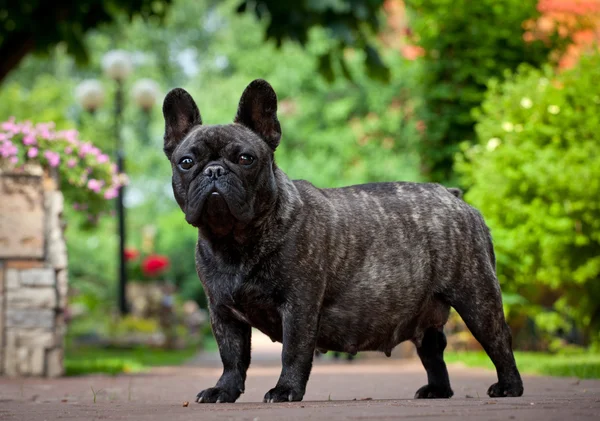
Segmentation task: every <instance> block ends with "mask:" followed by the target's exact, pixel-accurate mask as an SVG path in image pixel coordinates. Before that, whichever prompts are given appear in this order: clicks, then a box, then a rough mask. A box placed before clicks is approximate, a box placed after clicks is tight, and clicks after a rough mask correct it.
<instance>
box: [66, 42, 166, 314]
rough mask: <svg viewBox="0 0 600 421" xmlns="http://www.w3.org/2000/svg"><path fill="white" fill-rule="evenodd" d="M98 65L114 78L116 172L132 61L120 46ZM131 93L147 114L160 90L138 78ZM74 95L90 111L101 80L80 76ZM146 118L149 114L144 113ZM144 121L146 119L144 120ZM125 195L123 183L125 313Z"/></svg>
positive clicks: (121, 290) (100, 94)
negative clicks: (125, 88)
mask: <svg viewBox="0 0 600 421" xmlns="http://www.w3.org/2000/svg"><path fill="white" fill-rule="evenodd" d="M102 68H103V70H104V74H105V75H106V76H107V77H108V78H110V79H112V80H113V81H115V82H116V87H117V89H116V91H115V102H114V104H115V105H114V107H115V108H114V118H115V120H114V135H115V140H116V160H117V168H118V170H119V172H120V173H122V172H125V152H124V150H123V139H122V137H121V125H122V117H123V105H124V98H123V83H124V81H125V79H126V78H127V77H128V76H129V75H130V74H131V73H132V71H133V64H132V62H131V57H130V54H129V53H127V52H126V51H123V50H112V51H109V52H108V53H106V54H105V55H104V57H103V58H102ZM132 93H133V97H134V100H135V102H136V104H137V105H138V106H139V107H140V108H141V109H142V110H143V111H144V114H145V115H146V116H149V111H150V109H151V108H152V107H153V106H154V104H155V102H156V100H157V98H158V96H159V94H160V91H159V88H158V85H157V84H156V83H155V82H154V81H152V80H150V79H141V80H140V81H138V82H137V83H136V84H135V85H134V88H133V92H132ZM75 95H76V97H77V100H78V102H79V103H80V104H81V106H82V107H83V108H84V109H85V110H86V111H88V112H91V113H93V112H94V111H96V110H97V109H98V108H99V107H100V106H102V103H103V102H104V90H103V89H102V84H101V83H100V82H99V81H97V80H93V79H92V80H90V79H88V80H84V81H83V82H81V83H80V84H79V86H77V88H76V90H75ZM148 118H149V117H148ZM146 123H148V119H147V120H146ZM124 197H125V187H124V186H122V187H121V188H120V189H119V195H118V197H117V215H118V220H119V223H118V235H119V286H118V299H119V311H120V313H121V314H122V315H123V314H127V313H128V310H129V309H128V307H127V299H126V287H127V267H126V262H125V244H126V229H125V206H124V205H123V201H124Z"/></svg>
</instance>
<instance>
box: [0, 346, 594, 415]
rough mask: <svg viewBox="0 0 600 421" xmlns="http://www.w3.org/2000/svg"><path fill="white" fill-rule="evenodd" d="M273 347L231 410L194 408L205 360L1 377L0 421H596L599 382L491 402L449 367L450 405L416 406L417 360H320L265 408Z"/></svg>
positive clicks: (475, 381)
mask: <svg viewBox="0 0 600 421" xmlns="http://www.w3.org/2000/svg"><path fill="white" fill-rule="evenodd" d="M261 341H262V342H261ZM279 347H280V345H270V343H267V342H266V341H263V339H259V338H256V340H255V341H254V353H255V354H256V355H255V358H254V362H253V364H252V366H251V368H250V370H249V372H248V380H247V384H246V393H245V394H243V395H242V397H241V398H240V400H239V401H238V402H237V403H235V404H213V405H206V404H205V405H202V404H196V403H194V402H193V401H194V397H195V395H196V393H197V392H198V391H200V390H201V389H204V388H206V387H210V386H212V385H214V383H215V381H216V380H217V379H218V377H219V375H220V372H221V369H220V364H219V361H218V358H216V356H214V355H212V356H211V355H204V356H202V357H200V358H198V359H197V360H195V361H193V363H192V364H190V365H187V366H181V367H163V368H156V369H154V370H152V371H151V372H149V373H145V374H138V375H121V376H116V377H110V376H85V377H72V378H64V379H56V380H41V379H6V378H0V420H24V421H25V420H36V421H37V420H58V419H60V420H107V419H109V420H168V421H177V420H194V421H197V420H250V421H252V420H281V419H291V420H305V419H314V420H327V421H334V420H369V419H374V420H392V419H399V420H407V419H419V420H433V419H435V420H479V419H486V420H544V421H550V420H560V421H563V420H569V421H572V420H580V419H581V420H588V419H589V420H592V419H593V420H598V419H600V381H591V380H581V381H579V380H577V379H572V378H550V377H537V376H525V377H524V382H525V395H524V396H523V397H521V398H506V399H490V398H488V397H487V396H486V394H485V393H486V390H487V388H488V386H489V385H490V384H492V383H493V382H494V381H495V373H494V372H491V371H488V370H483V369H472V368H465V367H463V366H461V365H451V366H450V367H449V371H450V379H451V382H452V387H453V389H454V392H455V396H454V397H453V398H452V399H449V400H414V399H412V397H413V395H414V392H415V391H416V390H417V389H418V388H419V387H420V386H422V385H423V384H425V382H426V376H425V371H424V370H423V368H422V367H421V365H420V363H419V362H418V361H416V360H414V359H409V360H398V359H393V358H392V359H386V358H381V359H375V358H367V359H360V360H358V361H354V362H352V363H347V362H345V361H344V362H331V361H330V360H320V361H317V362H316V363H315V367H314V369H313V372H312V375H311V379H310V381H309V384H308V389H307V393H306V395H305V398H304V401H303V402H297V403H283V404H263V403H261V401H262V398H263V395H264V394H265V392H266V391H267V390H269V389H270V388H271V387H273V386H274V385H275V383H276V381H277V378H278V376H279V371H280V366H279V363H278V359H279V356H278V352H279ZM92 389H93V390H94V391H93V392H92ZM94 394H95V395H96V398H95V399H96V402H95V403H94ZM184 401H188V402H189V406H187V407H184V406H183V402H184Z"/></svg>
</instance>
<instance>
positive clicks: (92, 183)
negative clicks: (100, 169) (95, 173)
mask: <svg viewBox="0 0 600 421" xmlns="http://www.w3.org/2000/svg"><path fill="white" fill-rule="evenodd" d="M103 185H104V181H100V180H96V179H95V178H91V179H89V180H88V183H87V186H88V189H90V190H91V191H93V192H94V193H99V192H100V189H101V188H102V186H103Z"/></svg>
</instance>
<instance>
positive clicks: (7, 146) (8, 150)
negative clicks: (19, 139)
mask: <svg viewBox="0 0 600 421" xmlns="http://www.w3.org/2000/svg"><path fill="white" fill-rule="evenodd" d="M18 151H19V150H18V149H17V147H16V146H15V145H13V143H12V142H11V141H10V140H7V141H5V142H4V143H3V144H2V146H0V156H2V157H4V158H8V157H9V156H13V155H16V154H17V152H18Z"/></svg>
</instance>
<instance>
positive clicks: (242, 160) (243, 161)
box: [238, 153, 254, 165]
mask: <svg viewBox="0 0 600 421" xmlns="http://www.w3.org/2000/svg"><path fill="white" fill-rule="evenodd" d="M253 162H254V157H253V156H252V155H248V154H247V153H243V154H241V155H240V157H239V158H238V164H240V165H250V164H252V163H253Z"/></svg>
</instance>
